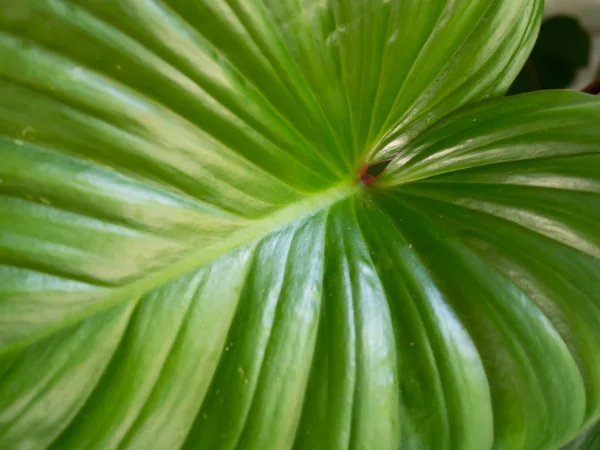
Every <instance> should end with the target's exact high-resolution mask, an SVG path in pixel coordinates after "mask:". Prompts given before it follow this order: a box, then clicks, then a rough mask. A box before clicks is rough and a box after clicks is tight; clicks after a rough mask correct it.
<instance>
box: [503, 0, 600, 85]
mask: <svg viewBox="0 0 600 450" xmlns="http://www.w3.org/2000/svg"><path fill="white" fill-rule="evenodd" d="M599 79H600V0H546V13H545V19H544V23H543V25H542V29H541V31H540V35H539V38H538V40H537V42H536V45H535V48H534V49H533V52H532V54H531V56H530V58H529V60H528V61H527V64H526V65H525V67H524V68H523V70H522V72H521V74H520V75H519V77H518V78H517V80H516V81H515V82H514V84H513V86H512V87H511V89H510V91H509V94H518V93H522V92H529V91H539V90H542V89H565V88H567V89H576V90H587V91H589V92H592V93H598V91H600V81H599Z"/></svg>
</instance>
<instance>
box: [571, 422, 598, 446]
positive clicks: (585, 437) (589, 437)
mask: <svg viewBox="0 0 600 450" xmlns="http://www.w3.org/2000/svg"><path fill="white" fill-rule="evenodd" d="M599 446H600V423H597V424H596V425H594V426H591V427H589V428H588V429H587V430H585V431H584V432H583V433H581V435H579V436H577V438H576V439H574V440H573V441H572V442H570V443H569V444H568V445H565V446H564V447H563V448H562V450H595V449H597V448H598V447H599Z"/></svg>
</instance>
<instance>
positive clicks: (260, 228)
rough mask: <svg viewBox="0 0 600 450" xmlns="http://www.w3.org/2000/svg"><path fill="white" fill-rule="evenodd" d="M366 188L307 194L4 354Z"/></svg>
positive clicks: (5, 351)
mask: <svg viewBox="0 0 600 450" xmlns="http://www.w3.org/2000/svg"><path fill="white" fill-rule="evenodd" d="M362 189H363V188H362V186H361V185H360V184H359V183H356V182H353V183H348V182H345V183H342V184H338V185H335V186H334V187H332V188H330V189H328V190H326V191H323V192H320V193H318V194H315V195H312V196H309V197H305V198H303V199H301V200H299V201H298V202H296V203H293V204H291V205H288V206H286V207H284V208H282V209H280V210H278V211H276V212H274V213H273V214H271V215H269V216H266V217H264V218H261V219H257V220H254V221H250V222H249V225H248V226H247V227H245V228H244V229H242V230H239V231H236V232H234V233H232V234H231V235H230V237H229V238H228V239H225V240H223V241H221V242H219V243H218V244H215V245H212V246H209V247H205V248H202V249H201V250H199V251H196V252H192V254H190V255H189V256H188V257H186V258H182V259H180V260H179V261H177V262H174V263H173V264H170V265H168V266H166V267H164V268H162V269H159V270H157V271H155V272H151V273H149V274H148V275H146V276H143V277H141V278H139V279H137V280H136V281H133V282H131V283H128V284H126V285H123V286H116V287H114V288H110V289H111V291H112V292H111V293H110V294H109V295H107V296H106V297H104V298H103V299H102V300H99V301H98V302H94V303H93V304H92V305H90V306H89V307H88V308H85V309H84V310H82V311H79V312H77V313H76V314H73V315H72V316H70V317H68V318H67V319H64V320H62V321H59V322H57V323H54V324H53V325H51V326H49V327H45V328H43V329H42V330H40V331H37V332H34V333H32V334H30V335H28V336H27V337H26V338H24V339H21V340H16V341H13V342H9V343H7V344H5V345H3V346H2V345H0V357H2V356H5V355H10V354H12V353H14V352H18V351H19V350H20V349H23V348H25V347H27V346H30V345H31V344H33V343H34V342H36V341H39V340H41V339H43V338H44V337H47V336H50V335H52V334H54V333H56V332H58V331H60V330H62V329H64V328H67V327H69V326H72V325H75V324H77V323H79V322H81V321H83V320H85V319H86V318H88V317H91V316H93V315H95V314H98V313H100V312H102V311H105V310H107V309H109V308H110V307H113V306H116V305H117V304H119V303H122V302H126V301H138V300H139V299H140V298H141V297H142V296H143V295H144V294H146V293H147V292H149V291H151V290H153V289H155V288H157V287H159V286H161V285H163V284H165V283H167V282H169V281H171V280H173V279H176V278H178V277H180V276H182V275H183V274H185V273H187V272H189V271H191V270H194V269H199V268H200V267H202V266H204V265H205V264H207V263H210V262H212V261H215V260H217V259H218V258H220V257H221V256H223V255H225V254H227V253H229V252H232V251H234V250H236V249H240V248H243V247H245V246H248V245H252V244H253V243H257V242H259V241H260V240H262V239H264V238H265V237H266V236H268V235H270V234H272V233H274V232H276V231H277V230H280V229H283V228H285V227H287V226H289V225H290V224H292V223H294V222H297V221H300V220H303V219H306V218H307V217H310V216H312V215H314V214H316V213H318V212H319V211H322V210H324V209H326V208H329V207H330V206H332V205H334V204H335V203H337V202H339V201H342V200H344V199H346V198H349V197H351V196H352V195H358V194H359V192H360V191H361V190H362Z"/></svg>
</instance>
